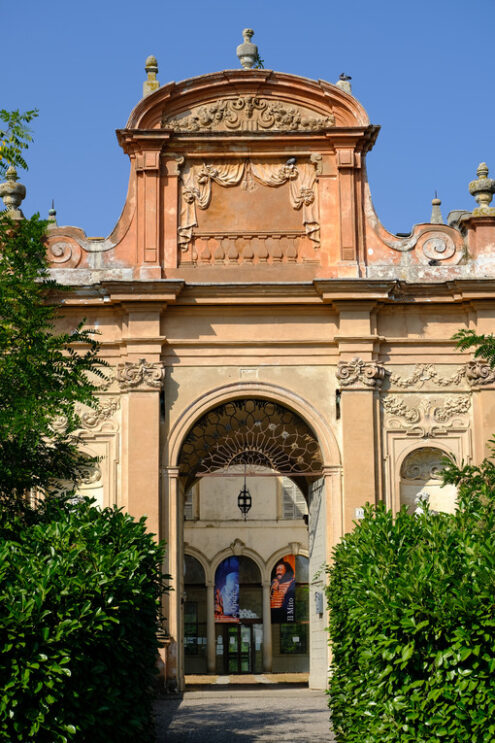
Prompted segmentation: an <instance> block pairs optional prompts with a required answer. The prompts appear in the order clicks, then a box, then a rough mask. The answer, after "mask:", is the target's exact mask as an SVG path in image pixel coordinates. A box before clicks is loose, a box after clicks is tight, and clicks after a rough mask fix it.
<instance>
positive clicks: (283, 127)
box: [161, 95, 335, 132]
mask: <svg viewBox="0 0 495 743" xmlns="http://www.w3.org/2000/svg"><path fill="white" fill-rule="evenodd" d="M161 125H162V128H164V129H172V130H173V131H175V132H212V131H214V132H229V131H230V132H233V131H235V132H263V131H270V132H315V131H321V130H324V129H328V128H330V127H333V126H335V116H334V115H333V114H331V113H330V114H328V115H326V116H321V115H320V114H317V113H315V111H311V110H310V109H308V108H305V107H303V106H299V105H290V104H287V103H285V102H283V101H276V100H275V101H274V100H273V99H269V98H262V97H257V96H252V95H239V96H236V97H235V98H223V99H220V100H217V101H214V102H213V103H209V104H208V105H203V106H195V107H193V108H192V109H191V110H188V111H185V112H184V113H181V114H179V115H176V116H167V115H166V114H165V115H164V116H163V119H162V124H161Z"/></svg>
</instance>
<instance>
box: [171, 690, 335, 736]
mask: <svg viewBox="0 0 495 743" xmlns="http://www.w3.org/2000/svg"><path fill="white" fill-rule="evenodd" d="M220 678H222V677H220ZM225 678H228V677H225ZM196 688H197V687H196ZM156 721H157V743H234V742H235V743H258V741H263V743H268V741H272V742H274V741H276V742H277V743H330V741H333V740H334V739H333V737H331V736H330V732H329V722H328V707H327V699H326V696H325V694H324V693H323V692H321V691H312V690H309V689H307V688H298V687H296V688H294V685H293V684H292V685H285V684H273V683H268V684H267V683H266V682H265V683H264V682H261V683H257V684H256V685H240V684H231V685H223V684H219V683H217V684H216V685H211V686H209V687H206V686H205V687H203V689H202V690H201V691H186V693H185V694H184V696H183V697H173V696H169V697H165V698H164V699H161V700H159V701H158V702H157V703H156Z"/></svg>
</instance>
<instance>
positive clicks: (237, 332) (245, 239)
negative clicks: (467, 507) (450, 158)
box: [47, 58, 495, 688]
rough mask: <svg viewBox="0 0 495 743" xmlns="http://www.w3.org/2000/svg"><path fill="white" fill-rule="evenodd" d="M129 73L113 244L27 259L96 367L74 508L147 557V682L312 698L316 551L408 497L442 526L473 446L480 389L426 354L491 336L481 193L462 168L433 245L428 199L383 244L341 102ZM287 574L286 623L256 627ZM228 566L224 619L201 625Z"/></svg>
mask: <svg viewBox="0 0 495 743" xmlns="http://www.w3.org/2000/svg"><path fill="white" fill-rule="evenodd" d="M147 71H148V82H147V83H146V84H145V91H144V92H145V95H144V97H143V99H142V100H140V101H139V103H138V104H137V105H136V107H135V108H134V110H133V111H132V112H131V115H130V117H129V120H128V122H127V125H126V126H125V128H124V129H120V130H118V131H117V137H118V141H119V143H120V145H121V147H122V148H123V150H124V152H125V153H126V154H127V155H128V157H129V159H130V179H129V189H128V194H127V199H126V202H125V206H124V209H123V212H122V215H121V217H120V219H119V221H118V223H117V226H116V227H115V229H114V231H113V232H112V234H111V235H110V236H109V237H108V238H106V239H100V238H89V237H87V236H86V234H85V233H84V232H83V230H81V229H79V228H76V227H59V226H57V224H56V223H52V224H51V226H50V228H49V234H48V239H47V249H48V254H49V258H50V261H51V264H52V267H53V268H52V271H53V275H54V276H55V277H56V278H57V279H58V280H59V281H60V282H62V283H64V284H69V285H70V286H71V287H72V290H71V292H70V293H69V294H68V295H67V296H66V298H65V300H64V319H63V320H61V323H65V324H67V325H73V324H74V323H77V322H78V321H79V320H80V319H81V318H83V317H84V318H86V323H87V325H88V326H89V327H94V328H97V329H98V330H99V331H100V333H101V336H100V340H101V344H102V355H103V356H104V358H105V359H106V360H107V361H108V363H109V364H110V370H109V379H108V381H107V382H106V383H105V385H104V387H102V389H101V405H100V407H99V409H98V410H96V411H95V410H91V411H89V410H88V411H82V416H81V424H82V436H83V438H84V441H85V443H86V445H87V451H88V452H90V453H92V454H96V455H98V456H99V457H101V460H100V465H99V468H98V470H97V471H95V472H94V473H93V475H92V476H91V477H89V478H88V480H87V481H86V482H85V483H84V484H83V485H82V486H81V491H82V492H84V493H86V494H89V495H93V496H95V497H96V498H97V500H98V502H99V503H100V504H101V505H102V506H109V505H117V506H120V507H124V508H125V509H127V510H128V511H130V512H131V513H132V514H134V515H135V516H142V515H146V517H147V519H148V522H147V523H148V526H149V528H150V530H151V531H152V532H154V533H155V534H157V535H158V537H159V538H161V539H165V540H166V542H167V558H166V560H167V562H166V565H165V568H166V570H167V572H169V573H170V574H171V575H172V584H173V588H174V590H173V591H172V592H171V593H169V595H168V596H167V597H166V605H165V607H164V614H165V616H166V624H167V631H168V634H169V644H168V645H167V648H166V657H165V658H164V660H165V665H166V674H167V678H168V683H169V685H170V686H171V687H174V686H177V687H179V688H182V687H183V683H184V674H185V673H188V672H195V673H197V672H199V673H207V672H208V673H219V674H222V673H231V672H246V671H250V672H262V671H270V670H273V671H275V672H276V671H287V670H308V669H309V672H310V684H311V686H313V687H315V688H324V687H325V684H326V673H327V667H328V649H327V641H326V633H325V627H326V626H327V621H328V618H327V616H326V612H325V610H324V607H323V604H322V591H323V586H324V570H322V566H324V564H325V563H327V562H328V561H329V560H330V558H331V553H332V548H333V546H334V545H335V544H336V543H337V541H338V540H339V539H340V538H341V537H342V535H343V534H345V532H346V531H348V530H350V529H352V528H353V522H354V521H355V520H356V518H359V517H360V515H361V509H362V508H363V506H364V504H365V503H367V502H371V503H374V502H377V501H378V500H384V501H385V502H386V503H387V505H388V506H390V507H391V508H393V509H398V508H399V507H400V505H401V504H402V503H405V504H407V505H408V506H410V507H413V506H414V502H415V499H416V498H417V496H418V493H420V492H423V491H425V490H426V491H427V492H428V493H429V494H430V496H431V499H432V502H433V503H434V504H435V507H437V508H439V509H442V508H444V509H452V508H453V507H454V505H455V493H452V492H450V491H448V490H442V489H441V488H440V487H439V480H438V472H439V468H440V467H441V459H442V457H443V456H444V455H445V454H452V455H454V456H455V457H457V458H458V459H459V460H461V459H464V460H468V461H469V460H473V461H479V460H481V459H482V458H483V456H484V455H485V452H486V442H487V441H488V439H489V438H490V436H491V434H492V432H493V431H494V430H495V372H493V371H492V370H491V369H490V368H489V367H488V366H487V365H486V364H484V363H483V362H480V361H476V360H473V359H472V358H470V357H466V356H460V355H459V353H458V352H457V351H456V350H455V348H454V344H453V342H452V340H451V338H452V335H453V334H454V332H456V331H457V330H458V329H460V328H475V329H476V330H477V331H478V332H490V331H491V330H492V327H493V315H494V301H493V298H494V292H495V284H494V278H495V258H494V256H495V253H494V251H495V245H494V243H495V211H494V210H493V209H492V208H491V207H490V206H489V204H490V200H491V193H492V192H493V190H494V185H495V184H494V183H493V182H492V181H490V180H489V179H488V177H487V176H488V174H487V171H486V170H485V168H484V166H480V169H479V171H478V179H477V180H476V181H474V182H473V184H474V185H473V184H471V190H472V192H473V193H474V195H475V197H476V199H477V202H478V205H477V207H476V208H475V209H474V210H473V211H472V212H467V211H465V212H455V213H452V214H451V215H449V223H448V224H444V223H443V222H442V220H441V217H440V215H439V207H438V203H436V204H434V210H433V216H432V222H431V223H424V224H417V225H415V226H414V228H413V229H412V231H411V234H410V235H408V236H405V237H404V236H402V237H401V236H397V235H394V234H391V233H389V232H388V231H387V230H386V229H385V228H384V227H383V226H382V225H381V223H380V221H379V219H378V217H377V215H376V214H375V212H374V209H373V205H372V202H371V197H370V192H369V187H368V182H367V178H366V168H365V161H366V154H367V152H368V151H369V150H370V149H371V148H372V147H373V146H374V145H375V141H376V138H377V135H378V131H379V128H378V127H377V126H374V125H372V124H370V122H369V120H368V117H367V114H366V112H365V111H364V109H363V107H362V106H361V105H360V103H359V102H358V101H357V100H356V99H355V98H354V97H353V95H352V93H351V92H350V87H349V85H348V83H347V81H342V82H341V83H340V84H337V85H333V84H330V83H327V82H324V81H321V80H320V81H313V80H309V79H305V78H302V77H297V76H294V75H289V74H283V73H279V72H274V71H270V70H265V69H250V68H247V69H239V70H224V71H222V72H218V73H213V74H207V75H203V76H200V77H196V78H192V79H190V80H186V81H184V82H181V83H170V84H167V85H164V86H161V87H160V86H159V84H158V82H157V81H156V71H157V68H156V61H155V60H154V59H152V58H150V59H149V60H148V64H147ZM244 485H246V487H247V489H248V490H249V495H250V497H251V501H252V503H251V510H250V511H249V512H248V514H247V518H246V519H244V517H243V515H242V514H241V513H240V511H239V510H238V508H237V502H238V500H237V499H238V493H239V492H240V490H242V489H243V486H244ZM288 556H291V557H292V558H293V562H292V564H293V566H294V567H295V575H296V617H295V619H294V618H292V621H293V624H291V623H290V622H275V621H272V617H273V614H272V610H273V598H272V599H271V594H273V585H274V584H273V580H274V574H275V571H276V569H277V565H279V564H280V562H281V561H282V562H283V560H284V558H285V557H288ZM232 557H236V558H238V560H237V566H238V568H237V569H238V572H239V587H238V590H239V592H240V593H239V597H240V598H239V605H240V612H239V613H240V616H238V617H237V621H231V622H228V621H227V622H225V621H219V620H220V618H221V617H220V614H221V612H220V611H219V610H218V606H217V603H218V601H219V586H218V585H217V583H218V581H217V576H218V571H219V569H220V566H222V565H224V564H226V561H228V560H229V559H230V558H232ZM216 581H217V582H216ZM271 600H272V610H271V608H270V601H271ZM224 609H225V607H224ZM286 618H287V617H286Z"/></svg>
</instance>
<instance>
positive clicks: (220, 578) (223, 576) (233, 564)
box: [215, 555, 239, 622]
mask: <svg viewBox="0 0 495 743" xmlns="http://www.w3.org/2000/svg"><path fill="white" fill-rule="evenodd" d="M238 621H239V558H238V557H236V556H235V555H234V556H232V557H227V558H226V559H225V560H222V562H221V563H220V565H219V566H218V568H217V570H216V573H215V622H238Z"/></svg>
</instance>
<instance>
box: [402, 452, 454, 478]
mask: <svg viewBox="0 0 495 743" xmlns="http://www.w3.org/2000/svg"><path fill="white" fill-rule="evenodd" d="M444 456H445V453H444V452H443V451H441V450H440V449H436V448H435V447H432V446H422V447H421V448H420V449H415V450H414V451H412V452H411V453H410V454H408V455H407V457H406V458H405V459H404V461H403V463H402V467H401V470H400V476H401V478H402V479H404V480H422V481H428V480H441V478H442V475H441V472H442V469H443V466H442V458H443V457H444Z"/></svg>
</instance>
